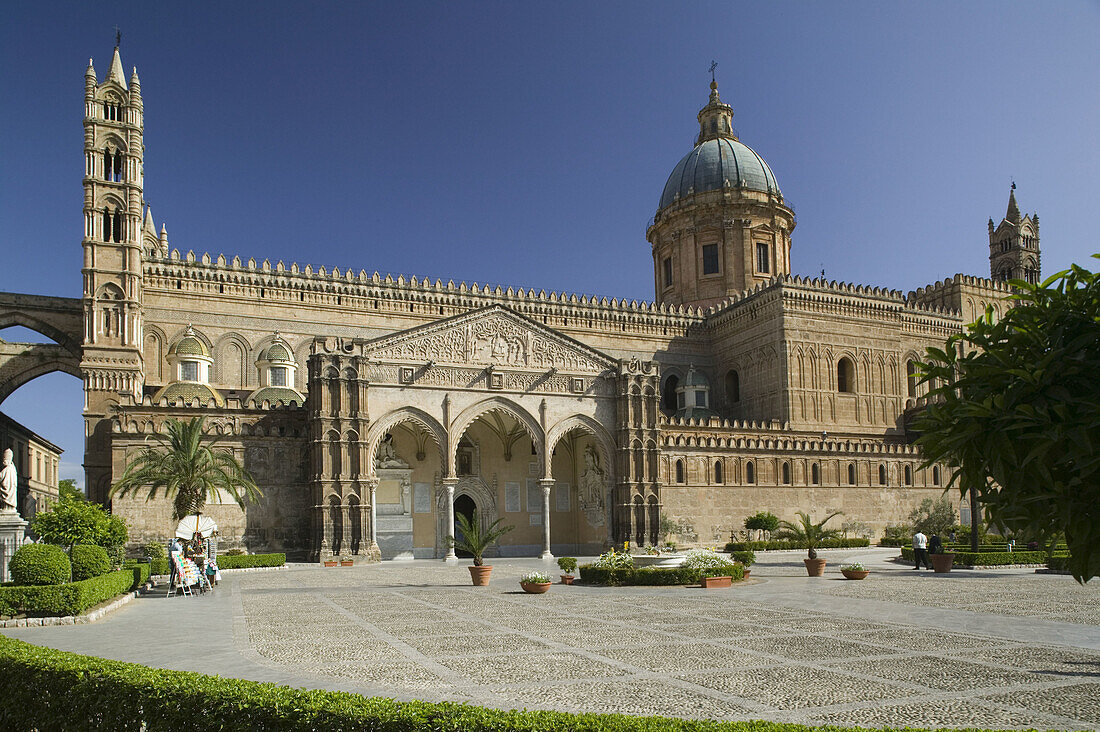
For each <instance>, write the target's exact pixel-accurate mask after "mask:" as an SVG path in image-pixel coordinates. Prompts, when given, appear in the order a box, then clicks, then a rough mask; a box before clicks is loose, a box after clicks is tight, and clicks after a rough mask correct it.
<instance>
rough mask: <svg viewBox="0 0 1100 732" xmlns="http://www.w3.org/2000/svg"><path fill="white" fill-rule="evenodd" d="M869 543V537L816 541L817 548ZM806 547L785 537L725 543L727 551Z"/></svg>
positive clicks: (852, 546) (856, 545) (857, 545)
mask: <svg viewBox="0 0 1100 732" xmlns="http://www.w3.org/2000/svg"><path fill="white" fill-rule="evenodd" d="M870 545H871V541H870V539H822V540H821V541H819V542H817V548H818V549H853V548H857V547H863V546H870ZM806 548H807V547H806V542H804V541H791V540H785V539H773V540H772V541H731V542H729V543H728V544H726V551H727V552H743V551H754V552H760V551H767V550H783V549H806Z"/></svg>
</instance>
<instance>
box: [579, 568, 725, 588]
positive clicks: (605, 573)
mask: <svg viewBox="0 0 1100 732" xmlns="http://www.w3.org/2000/svg"><path fill="white" fill-rule="evenodd" d="M580 573H581V582H584V583H587V584H592V585H612V586H617V585H647V586H669V585H696V584H699V582H700V581H701V580H702V579H703V577H705V576H724V574H723V575H719V574H718V573H717V572H715V571H714V570H707V569H690V568H687V567H642V568H640V569H634V568H627V569H607V568H604V567H597V566H595V565H592V564H582V565H581V568H580ZM730 576H732V577H733V579H734V580H735V581H736V580H742V579H744V578H745V568H744V566H742V565H739V564H738V565H734V567H733V569H732V570H731V571H730Z"/></svg>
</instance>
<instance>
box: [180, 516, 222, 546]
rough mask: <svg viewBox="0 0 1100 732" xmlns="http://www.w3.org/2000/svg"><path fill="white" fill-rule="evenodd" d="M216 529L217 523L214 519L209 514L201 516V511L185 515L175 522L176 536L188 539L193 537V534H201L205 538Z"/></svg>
mask: <svg viewBox="0 0 1100 732" xmlns="http://www.w3.org/2000/svg"><path fill="white" fill-rule="evenodd" d="M217 530H218V525H217V524H216V523H214V519H212V518H210V517H209V516H203V515H202V514H201V513H196V514H193V515H191V516H186V517H184V518H183V519H182V520H181V521H180V522H179V523H178V524H176V536H177V537H178V538H180V539H187V540H188V541H190V540H191V539H193V538H194V537H195V534H202V535H203V537H204V538H205V537H208V536H210V535H211V534H213V533H214V532H215V531H217Z"/></svg>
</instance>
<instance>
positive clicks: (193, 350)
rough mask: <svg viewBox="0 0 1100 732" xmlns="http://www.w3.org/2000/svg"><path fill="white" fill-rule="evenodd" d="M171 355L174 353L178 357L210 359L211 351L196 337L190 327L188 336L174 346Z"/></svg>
mask: <svg viewBox="0 0 1100 732" xmlns="http://www.w3.org/2000/svg"><path fill="white" fill-rule="evenodd" d="M169 353H174V354H175V355H177V356H206V357H207V358H209V357H210V349H209V348H207V347H206V344H205V343H203V342H202V339H200V338H199V337H198V336H196V335H195V331H193V330H192V329H191V328H190V327H188V329H187V334H186V335H184V337H183V338H180V339H179V342H177V343H176V345H174V346H172V348H171V350H170V351H169Z"/></svg>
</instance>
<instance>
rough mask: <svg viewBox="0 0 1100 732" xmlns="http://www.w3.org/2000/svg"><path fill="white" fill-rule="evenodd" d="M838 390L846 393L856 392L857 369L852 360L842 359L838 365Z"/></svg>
mask: <svg viewBox="0 0 1100 732" xmlns="http://www.w3.org/2000/svg"><path fill="white" fill-rule="evenodd" d="M836 390H837V391H840V392H845V393H852V392H854V391H855V390H856V369H855V366H853V365H852V360H851V359H850V358H847V357H845V358H842V359H840V361H838V362H837V364H836Z"/></svg>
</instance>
